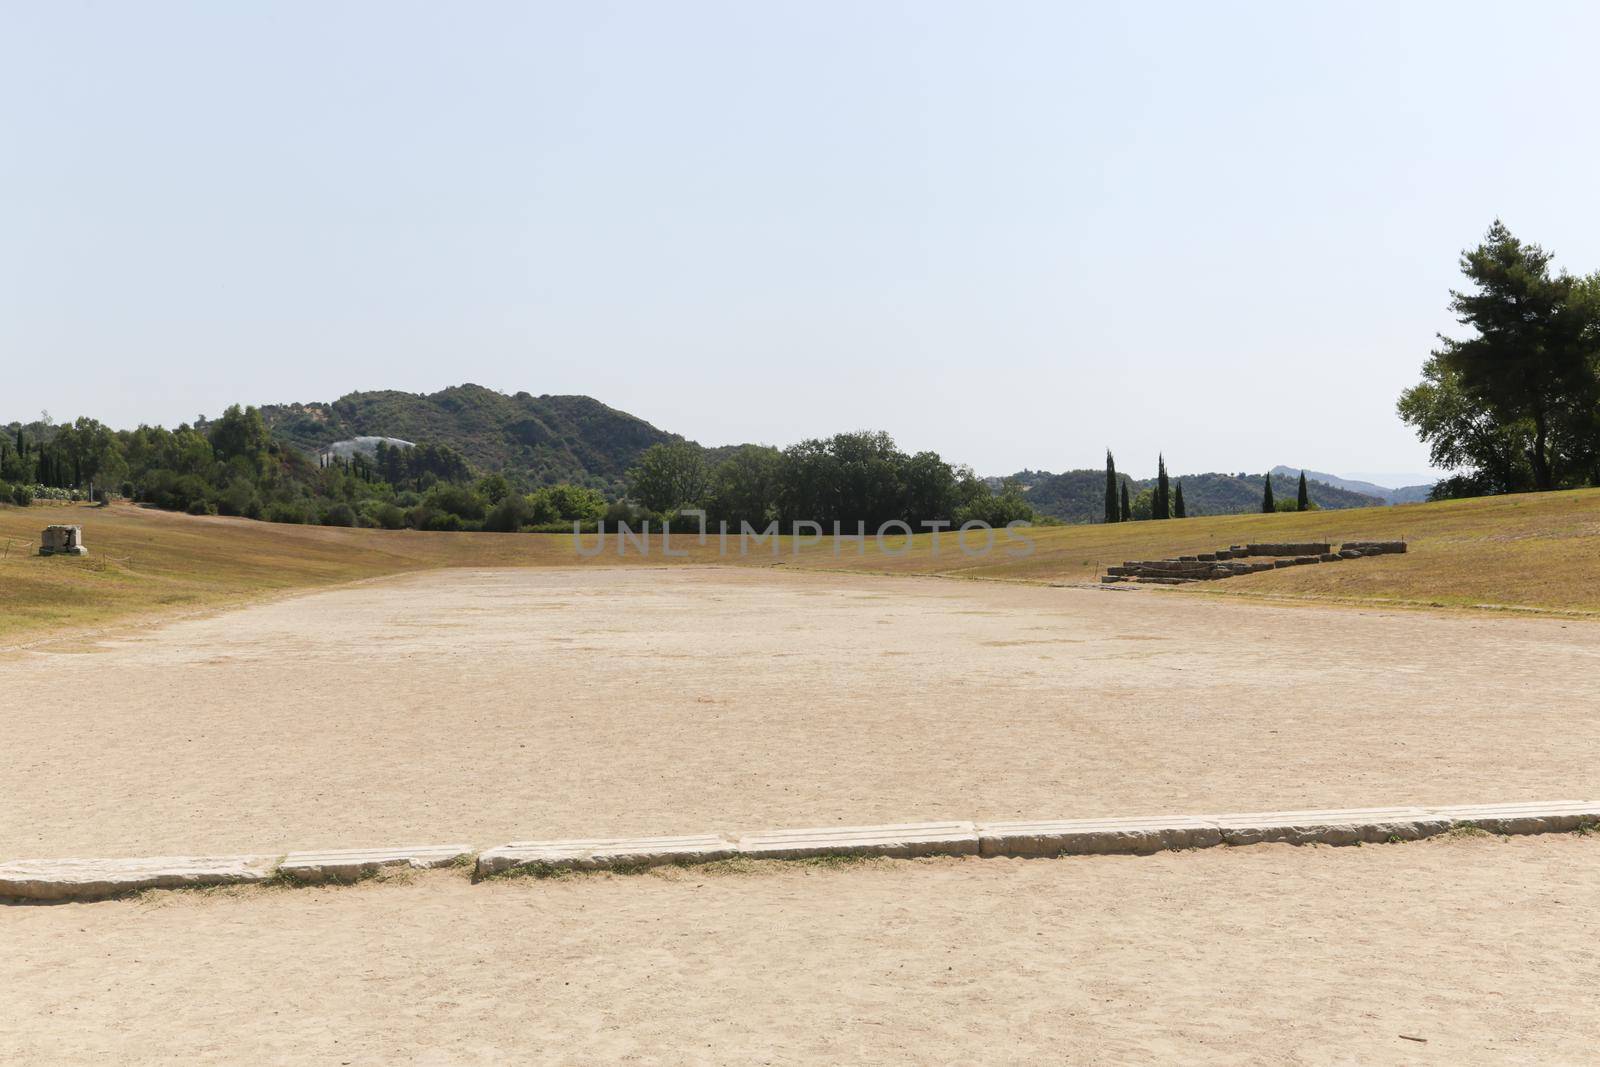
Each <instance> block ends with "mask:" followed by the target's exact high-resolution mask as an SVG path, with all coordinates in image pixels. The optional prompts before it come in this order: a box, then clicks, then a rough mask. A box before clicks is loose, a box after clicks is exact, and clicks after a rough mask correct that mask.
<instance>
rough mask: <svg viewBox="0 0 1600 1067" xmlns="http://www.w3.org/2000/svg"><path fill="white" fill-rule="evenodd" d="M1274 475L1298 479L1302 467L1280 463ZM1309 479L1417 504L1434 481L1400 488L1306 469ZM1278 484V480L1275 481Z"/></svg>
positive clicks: (1396, 500) (1424, 496) (1384, 500)
mask: <svg viewBox="0 0 1600 1067" xmlns="http://www.w3.org/2000/svg"><path fill="white" fill-rule="evenodd" d="M1272 473H1273V475H1274V476H1278V475H1284V476H1287V477H1290V478H1294V479H1296V484H1299V483H1298V479H1299V477H1300V468H1298V467H1285V466H1283V465H1281V464H1280V465H1279V466H1276V467H1273V468H1272ZM1306 480H1307V481H1318V482H1322V483H1324V484H1325V485H1331V486H1334V487H1335V488H1338V489H1348V490H1350V492H1352V493H1362V494H1364V495H1366V496H1375V497H1377V498H1378V499H1380V500H1382V501H1383V502H1384V503H1386V504H1415V503H1417V502H1418V501H1422V500H1426V499H1428V493H1429V491H1430V490H1432V489H1433V483H1432V482H1428V483H1427V484H1426V485H1407V486H1404V487H1402V488H1400V489H1391V488H1389V487H1388V486H1385V485H1378V484H1377V483H1376V482H1364V481H1361V480H1359V479H1356V478H1341V477H1339V476H1338V475H1337V474H1325V473H1323V472H1322V471H1314V470H1308V471H1306ZM1273 485H1274V486H1276V485H1277V483H1276V482H1274V483H1273Z"/></svg>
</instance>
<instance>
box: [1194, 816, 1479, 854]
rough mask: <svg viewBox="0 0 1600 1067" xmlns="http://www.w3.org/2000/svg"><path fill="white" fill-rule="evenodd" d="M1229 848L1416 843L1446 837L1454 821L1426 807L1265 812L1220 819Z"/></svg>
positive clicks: (1219, 824)
mask: <svg viewBox="0 0 1600 1067" xmlns="http://www.w3.org/2000/svg"><path fill="white" fill-rule="evenodd" d="M1215 819H1216V823H1217V825H1218V826H1219V827H1221V828H1222V839H1223V840H1224V841H1226V842H1227V843H1228V844H1230V845H1259V844H1264V843H1267V842H1273V841H1282V842H1287V843H1288V844H1291V845H1309V844H1323V845H1354V844H1359V843H1363V842H1365V843H1369V844H1376V843H1381V842H1384V841H1394V840H1400V841H1414V840H1416V839H1418V838H1422V837H1430V836H1432V835H1434V834H1439V833H1443V832H1444V831H1445V830H1448V829H1449V828H1450V820H1449V819H1448V818H1446V817H1444V816H1441V815H1438V814H1435V813H1432V812H1429V811H1427V810H1425V809H1423V808H1409V807H1408V808H1350V809H1337V810H1328V811H1263V812H1255V813H1251V814H1241V815H1218V816H1216V817H1215Z"/></svg>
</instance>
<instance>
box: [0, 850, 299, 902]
mask: <svg viewBox="0 0 1600 1067" xmlns="http://www.w3.org/2000/svg"><path fill="white" fill-rule="evenodd" d="M277 865H278V858H277V857H276V856H156V857H151V858H146V859H110V860H14V861H12V862H10V863H0V897H24V898H27V899H30V900H94V899H97V898H100V897H112V896H118V895H120V894H123V893H132V892H136V891H138V890H141V889H188V888H194V887H197V886H213V885H246V884H249V883H252V882H265V881H266V880H267V879H269V878H271V877H272V874H273V871H274V870H275V869H276V868H277Z"/></svg>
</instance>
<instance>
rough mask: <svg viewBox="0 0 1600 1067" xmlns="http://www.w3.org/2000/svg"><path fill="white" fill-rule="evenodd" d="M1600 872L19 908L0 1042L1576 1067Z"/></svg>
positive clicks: (247, 1056) (319, 1059)
mask: <svg viewBox="0 0 1600 1067" xmlns="http://www.w3.org/2000/svg"><path fill="white" fill-rule="evenodd" d="M1597 886H1600V838H1596V837H1587V838H1584V837H1578V836H1575V835H1559V836H1555V837H1541V838H1522V839H1512V840H1508V841H1502V840H1498V839H1492V838H1491V839H1484V838H1476V839H1463V840H1434V841H1427V842H1421V843H1417V844H1409V845H1378V846H1366V847H1363V848H1343V849H1332V848H1311V847H1307V848H1299V849H1296V848H1293V847H1292V846H1286V845H1268V846H1257V847H1254V848H1246V849H1218V850H1212V851H1205V852H1194V853H1181V854H1172V853H1169V854H1165V855H1160V856H1150V857H1142V858H1126V857H1099V858H1080V859H1068V860H1033V861H1021V860H965V861H963V860H942V861H924V862H920V863H919V862H915V861H912V862H899V863H884V864H881V865H868V866H862V867H849V868H844V869H839V870H820V869H812V868H805V867H784V866H780V867H778V868H776V869H773V870H769V871H765V872H762V873H751V874H732V875H719V874H715V873H707V872H699V871H692V870H691V871H671V872H666V873H662V874H647V875H640V876H635V877H621V878H618V877H612V876H605V875H602V876H597V877H592V878H580V879H575V880H571V881H553V882H552V881H546V882H533V881H512V882H490V883H485V884H483V885H478V886H471V885H468V884H467V883H466V881H465V879H464V878H463V877H461V876H459V875H454V874H445V873H440V874H436V875H429V876H424V877H420V878H418V879H417V880H416V881H415V882H414V883H413V884H411V885H399V886H396V885H367V886H357V887H354V888H350V889H335V890H320V889H295V890H245V891H242V892H224V893H222V894H218V895H201V894H188V893H176V894H173V893H168V894H157V895H154V896H151V897H147V898H145V899H144V900H140V901H117V902H110V903H102V904H87V905H81V904H80V905H62V906H57V907H34V908H11V909H4V910H0V934H3V937H4V941H5V945H6V950H5V952H4V953H0V989H4V990H5V991H6V1000H7V1004H6V1010H5V1011H4V1012H3V1013H0V1060H3V1061H4V1062H6V1063H7V1064H17V1065H22V1064H29V1065H31V1064H35V1063H37V1064H52V1065H53V1064H63V1063H91V1062H94V1063H107V1062H115V1063H129V1064H142V1063H147V1062H184V1063H193V1062H201V1063H239V1062H256V1063H301V1062H306V1063H349V1064H390V1063H421V1064H452V1065H454V1064H464V1063H465V1064H471V1063H485V1064H487V1063H505V1062H512V1061H515V1062H523V1063H597V1062H629V1063H672V1064H677V1063H729V1064H746V1063H774V1064H793V1063H953V1062H963V1063H1015V1064H1023V1063H1041V1062H1049V1063H1061V1062H1069V1063H1085V1064H1089V1063H1092V1064H1102V1063H1109V1062H1118V1063H1193V1062H1216V1063H1235V1064H1240V1063H1251V1064H1254V1063H1261V1064H1275V1065H1276V1064H1293V1063H1328V1062H1366V1063H1439V1064H1462V1063H1579V1062H1587V1061H1590V1060H1592V1058H1593V1054H1594V1049H1595V1047H1596V1046H1597V1045H1600V1015H1597V1014H1596V1012H1595V1010H1594V991H1595V989H1596V988H1600V938H1597V937H1596V934H1597V933H1600V929H1597V919H1596V916H1597V915H1600V889H1597ZM1401 1035H1406V1036H1404V1037H1402V1036H1401ZM1408 1038H1422V1039H1424V1040H1425V1042H1426V1043H1423V1042H1418V1041H1412V1040H1408Z"/></svg>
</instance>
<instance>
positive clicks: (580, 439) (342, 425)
mask: <svg viewBox="0 0 1600 1067" xmlns="http://www.w3.org/2000/svg"><path fill="white" fill-rule="evenodd" d="M261 414H262V416H263V417H264V418H265V419H266V422H267V427H268V428H269V429H270V430H271V431H272V434H273V436H274V437H276V438H277V439H278V440H280V441H283V442H285V443H286V444H290V445H293V446H294V447H296V448H299V449H301V450H303V451H306V452H320V451H322V450H324V449H326V448H328V447H329V446H330V445H332V444H334V443H335V442H340V441H348V440H351V439H353V438H360V437H397V438H401V439H403V440H406V441H416V442H419V443H422V442H427V443H436V444H446V445H450V446H451V447H452V448H455V449H456V450H458V451H460V452H461V453H462V454H463V455H465V456H466V457H467V460H468V462H470V463H471V464H472V465H473V466H475V467H477V468H479V469H481V470H486V471H501V472H503V473H505V474H506V475H507V476H508V477H510V478H512V479H513V480H514V481H517V482H520V483H523V484H526V485H528V486H534V485H543V484H551V483H554V482H572V483H575V484H579V485H588V486H592V487H594V488H596V489H601V490H605V491H607V492H611V493H615V492H618V491H619V490H620V489H621V486H622V477H623V474H624V473H625V472H626V471H627V469H628V468H629V467H630V466H632V465H633V464H634V462H635V461H636V460H637V459H638V458H639V454H640V453H642V452H643V451H644V450H645V449H647V448H649V447H650V446H651V445H654V444H660V443H663V442H667V441H681V440H683V438H681V437H679V436H678V435H677V434H670V433H667V432H665V431H663V430H658V429H656V428H655V427H654V426H652V425H650V424H649V423H648V422H645V421H644V420H643V419H640V418H636V417H634V416H632V415H629V414H627V413H626V412H623V411H617V410H616V409H614V408H609V407H607V406H606V405H604V404H602V403H600V401H598V400H594V399H592V398H590V397H587V396H531V395H529V394H528V393H517V394H515V395H514V396H507V395H506V394H505V393H499V392H496V391H494V390H493V389H485V388H484V387H483V386H481V385H458V386H453V387H451V388H449V389H443V390H440V391H439V392H437V393H431V394H420V393H401V392H395V391H392V390H384V391H380V392H369V393H350V394H348V395H346V396H342V397H340V398H339V399H338V400H335V401H333V402H332V403H331V404H324V403H309V404H269V405H267V406H265V407H263V408H262V409H261Z"/></svg>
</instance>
